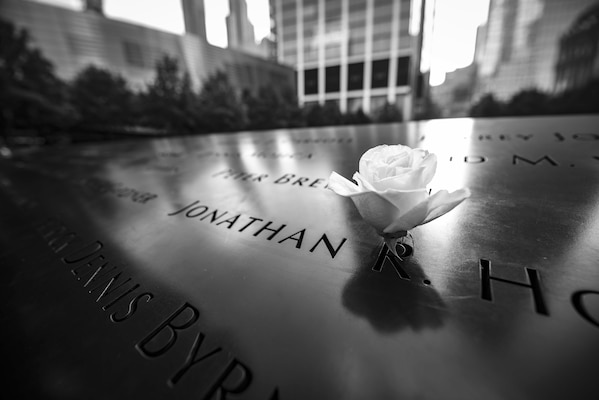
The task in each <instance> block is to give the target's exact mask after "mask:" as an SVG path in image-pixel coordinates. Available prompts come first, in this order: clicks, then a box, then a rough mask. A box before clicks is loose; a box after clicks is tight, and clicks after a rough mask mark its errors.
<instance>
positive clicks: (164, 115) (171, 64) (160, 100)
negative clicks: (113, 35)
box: [140, 55, 199, 133]
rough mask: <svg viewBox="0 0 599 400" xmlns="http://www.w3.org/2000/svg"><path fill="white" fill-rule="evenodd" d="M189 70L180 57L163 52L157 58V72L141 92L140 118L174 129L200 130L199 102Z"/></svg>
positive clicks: (157, 125)
mask: <svg viewBox="0 0 599 400" xmlns="http://www.w3.org/2000/svg"><path fill="white" fill-rule="evenodd" d="M191 86H192V85H191V79H190V77H189V74H187V73H186V72H180V71H179V63H178V61H177V59H175V58H172V57H169V56H168V55H165V56H163V57H162V58H161V59H159V60H158V61H157V62H156V76H155V77H154V81H153V82H152V83H151V84H150V85H149V86H148V88H147V91H146V92H145V93H143V94H141V96H140V108H141V113H142V115H141V118H140V122H141V123H142V124H144V125H150V126H153V127H155V128H159V129H165V130H167V131H169V132H171V133H175V132H179V133H191V132H195V131H197V130H198V128H199V127H198V118H197V114H198V112H199V110H198V108H199V102H198V97H197V95H196V94H195V92H194V91H193V89H192V87H191Z"/></svg>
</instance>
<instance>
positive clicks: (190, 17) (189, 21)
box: [181, 0, 206, 39]
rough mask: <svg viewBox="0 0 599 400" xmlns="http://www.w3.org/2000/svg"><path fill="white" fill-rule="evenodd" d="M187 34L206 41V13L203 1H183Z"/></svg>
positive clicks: (182, 6)
mask: <svg viewBox="0 0 599 400" xmlns="http://www.w3.org/2000/svg"><path fill="white" fill-rule="evenodd" d="M181 8H182V9H183V20H184V22H185V32H186V33H187V34H189V35H195V36H198V37H200V38H202V39H206V13H205V11H204V1H203V0H200V1H198V0H181Z"/></svg>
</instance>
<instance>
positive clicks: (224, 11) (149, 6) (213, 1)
mask: <svg viewBox="0 0 599 400" xmlns="http://www.w3.org/2000/svg"><path fill="white" fill-rule="evenodd" d="M37 1H40V2H44V3H51V4H57V5H63V6H66V7H70V8H75V9H81V8H82V0H37ZM412 1H413V3H414V4H413V9H414V10H419V9H420V6H419V4H420V1H421V0H412ZM204 3H205V5H204V7H205V12H206V36H207V39H208V42H209V43H210V44H212V45H215V46H219V47H226V46H227V28H226V24H225V17H226V16H227V15H228V13H229V1H227V0H205V2H204ZM246 3H247V6H248V17H249V19H250V22H252V24H253V25H254V32H255V36H256V41H258V42H259V41H260V40H261V39H262V38H264V37H266V36H268V35H269V32H270V16H269V5H268V0H246ZM140 4H141V5H142V6H141V7H140ZM433 4H436V9H435V10H434V12H433V7H432V5H433ZM427 6H429V7H428V11H427V12H426V15H427V19H426V21H427V26H426V27H425V31H427V32H432V35H430V36H429V37H428V38H427V39H426V40H425V43H424V51H423V55H422V63H423V66H424V69H429V68H430V71H431V74H430V84H431V85H433V86H436V85H440V84H441V83H443V81H444V80H445V74H446V73H447V72H451V71H454V70H456V69H457V68H464V67H466V66H468V65H470V64H471V63H472V61H473V59H474V44H475V41H476V28H477V27H478V26H479V25H481V24H482V23H484V22H485V21H486V17H487V10H488V7H489V0H427ZM104 11H105V14H106V15H107V16H108V17H110V18H114V19H121V20H125V21H130V22H135V23H139V24H143V25H147V26H150V27H154V28H158V29H162V30H165V31H168V32H173V33H177V34H182V33H183V31H184V24H183V13H182V11H181V2H180V0H104ZM456 22H457V23H456ZM415 26H416V27H417V24H415ZM410 31H411V32H413V31H414V24H413V23H411V26H410Z"/></svg>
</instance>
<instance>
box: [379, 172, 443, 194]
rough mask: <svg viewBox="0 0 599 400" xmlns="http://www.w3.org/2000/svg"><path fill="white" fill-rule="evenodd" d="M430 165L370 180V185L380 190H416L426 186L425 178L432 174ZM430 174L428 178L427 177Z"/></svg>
mask: <svg viewBox="0 0 599 400" xmlns="http://www.w3.org/2000/svg"><path fill="white" fill-rule="evenodd" d="M430 169H431V167H430V166H422V167H419V168H417V169H414V170H411V171H410V172H409V173H404V174H402V175H396V176H391V177H388V178H384V179H381V180H377V181H374V182H372V185H373V186H374V187H375V188H376V189H377V190H380V191H383V190H387V189H395V190H416V189H423V188H425V187H426V185H427V183H425V181H426V180H429V181H430V179H432V177H433V175H434V170H433V174H432V175H431V174H430ZM429 176H430V179H429Z"/></svg>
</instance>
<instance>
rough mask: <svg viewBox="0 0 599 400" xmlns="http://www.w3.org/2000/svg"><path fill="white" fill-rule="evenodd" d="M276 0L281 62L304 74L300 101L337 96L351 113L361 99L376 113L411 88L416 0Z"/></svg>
mask: <svg viewBox="0 0 599 400" xmlns="http://www.w3.org/2000/svg"><path fill="white" fill-rule="evenodd" d="M273 2H274V3H275V4H276V5H278V7H279V8H280V9H281V11H280V12H279V15H278V19H276V21H275V22H276V23H277V32H281V34H280V35H279V36H278V39H279V40H282V43H280V44H279V61H281V62H283V63H287V64H291V65H295V66H296V69H297V70H298V71H299V72H300V74H301V75H300V76H299V80H298V91H299V98H300V103H304V104H305V103H308V102H315V101H316V102H319V103H320V104H324V103H325V102H326V101H330V100H335V101H338V102H339V106H340V108H341V110H342V111H350V110H352V109H354V108H355V107H356V104H357V103H356V102H357V99H360V101H359V107H362V108H364V111H365V112H370V111H374V108H375V107H379V106H380V103H381V101H383V103H384V102H385V101H387V102H389V103H394V102H395V101H396V99H397V96H398V95H402V96H404V97H405V95H406V93H409V92H410V89H409V82H410V79H409V64H410V58H411V56H412V52H413V49H412V44H413V42H414V41H413V40H412V38H411V37H410V35H409V24H410V12H411V11H410V10H411V0H271V3H273ZM298 12H299V15H298ZM298 19H299V20H300V21H299V23H298ZM298 44H299V45H300V46H301V48H300V49H298ZM392 60H393V62H392ZM373 91H374V92H373ZM374 94H376V96H375V95H374ZM402 98H403V97H402ZM381 99H384V100H381Z"/></svg>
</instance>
